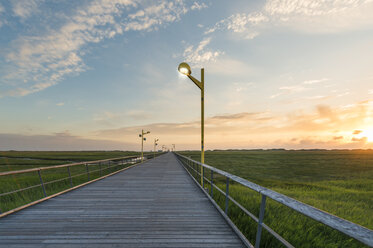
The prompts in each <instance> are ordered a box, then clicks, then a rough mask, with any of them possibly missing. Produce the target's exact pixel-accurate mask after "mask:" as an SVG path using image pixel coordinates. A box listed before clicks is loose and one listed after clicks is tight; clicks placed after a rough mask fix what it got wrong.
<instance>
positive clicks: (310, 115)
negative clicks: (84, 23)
mask: <svg viewBox="0 0 373 248" xmlns="http://www.w3.org/2000/svg"><path fill="white" fill-rule="evenodd" d="M369 106H370V105H367V103H365V102H360V103H356V104H355V105H354V106H353V107H351V108H349V109H344V108H339V107H331V106H328V105H317V106H315V109H314V110H313V111H311V112H310V111H303V110H298V111H293V112H289V113H288V114H283V113H274V112H251V113H250V112H241V113H234V114H220V115H215V116H212V117H209V118H206V120H205V132H206V147H207V148H208V149H214V148H227V147H230V148H235V147H241V148H250V147H251V148H254V147H255V148H258V147H268V148H273V147H279V146H283V147H287V148H362V147H365V148H368V147H373V144H372V143H369V142H368V140H367V139H362V138H363V137H356V134H353V132H354V130H357V128H359V127H362V126H369V125H370V126H371V124H372V123H371V121H366V118H367V117H369V115H370V112H369V111H371V109H372V107H369ZM142 128H144V129H147V130H151V131H152V132H154V133H156V134H157V135H159V136H160V137H162V142H166V143H167V142H169V143H178V144H180V146H181V145H182V144H183V145H184V147H183V148H184V149H191V148H193V149H196V148H198V139H199V128H200V122H199V121H190V122H184V123H154V124H148V125H145V126H130V127H123V128H116V129H106V130H100V131H97V132H95V133H94V134H93V136H92V138H99V137H101V138H105V139H107V140H118V141H119V140H121V139H123V137H125V138H126V139H127V140H129V141H132V142H136V141H137V139H138V137H137V136H136V135H135V134H136V133H137V132H138V130H141V129H142ZM364 129H365V128H364ZM359 130H360V129H359ZM362 130H363V129H362ZM221 137H224V142H221ZM357 139H359V140H357Z"/></svg>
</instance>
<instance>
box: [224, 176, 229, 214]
mask: <svg viewBox="0 0 373 248" xmlns="http://www.w3.org/2000/svg"><path fill="white" fill-rule="evenodd" d="M228 207H229V177H227V182H226V183H225V214H226V215H228Z"/></svg>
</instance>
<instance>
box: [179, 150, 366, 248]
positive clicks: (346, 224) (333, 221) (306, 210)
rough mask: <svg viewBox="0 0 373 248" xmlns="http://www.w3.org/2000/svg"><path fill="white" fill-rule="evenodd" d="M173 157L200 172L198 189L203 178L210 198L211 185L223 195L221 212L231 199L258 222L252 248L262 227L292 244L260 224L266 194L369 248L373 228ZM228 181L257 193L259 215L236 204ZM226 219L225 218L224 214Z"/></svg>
mask: <svg viewBox="0 0 373 248" xmlns="http://www.w3.org/2000/svg"><path fill="white" fill-rule="evenodd" d="M175 154H176V156H177V158H178V159H179V161H180V162H182V164H183V165H184V166H186V167H188V168H189V169H190V170H192V171H194V173H195V174H196V175H197V176H198V175H199V177H200V176H201V173H202V175H203V181H202V185H201V186H202V188H203V189H205V181H206V182H208V183H209V184H210V185H211V186H210V192H209V193H210V196H211V199H212V200H213V201H214V202H215V200H214V199H213V195H214V188H215V189H216V190H218V191H219V192H220V193H221V194H223V195H224V196H225V209H224V212H225V214H226V215H227V214H228V208H229V202H232V203H233V204H234V205H235V206H237V207H238V208H239V209H241V210H242V211H243V212H244V213H245V214H246V215H248V216H249V217H251V218H252V219H253V220H254V221H255V222H257V223H258V226H257V232H256V238H255V248H259V246H260V241H261V236H262V235H261V234H262V229H263V228H264V229H265V230H267V231H268V232H269V233H270V234H271V235H272V236H273V237H275V238H276V239H277V240H278V241H280V242H281V243H282V244H283V245H284V246H286V247H294V246H292V245H291V244H290V243H289V242H288V241H287V240H285V239H284V238H283V237H281V235H279V234H278V233H276V232H275V231H274V230H272V229H271V228H270V227H269V226H267V225H266V224H264V223H263V219H264V214H265V208H266V199H267V197H268V198H270V199H272V200H274V201H276V202H278V203H281V204H282V205H284V206H286V207H288V208H290V209H292V210H295V211H297V212H299V213H301V214H303V215H305V216H307V217H309V218H311V219H313V220H315V221H318V222H320V223H323V224H325V225H326V226H329V227H331V228H332V229H335V230H338V231H340V232H342V233H344V234H346V235H348V236H349V237H352V238H354V239H356V240H358V241H360V242H361V243H363V244H366V245H368V246H371V247H373V231H372V230H370V229H368V228H365V227H363V226H360V225H358V224H355V223H352V222H350V221H347V220H345V219H342V218H339V217H337V216H335V215H332V214H330V213H327V212H324V211H322V210H320V209H317V208H315V207H312V206H310V205H307V204H305V203H302V202H300V201H297V200H295V199H293V198H290V197H288V196H285V195H283V194H280V193H277V192H275V191H273V190H270V189H267V188H264V187H262V186H260V185H257V184H255V183H252V182H250V181H248V180H245V179H243V178H241V177H238V176H235V175H232V174H230V173H228V172H225V171H222V170H219V169H217V168H214V167H212V166H209V165H206V164H201V163H200V162H198V161H195V160H192V159H191V158H188V157H186V156H183V155H181V154H178V153H175ZM205 169H208V170H210V178H207V177H206V176H205ZM214 173H217V174H219V175H222V176H224V177H225V178H226V183H225V184H226V190H225V192H224V191H223V190H222V189H220V188H219V187H218V186H217V185H216V184H214ZM230 180H232V181H234V182H237V183H239V184H241V185H242V186H244V187H247V188H249V189H251V190H254V191H256V192H258V193H259V194H260V195H261V203H260V210H259V217H257V216H255V215H254V214H253V213H251V212H250V211H249V210H247V209H246V208H245V207H243V206H242V205H241V204H239V203H238V202H237V201H236V200H235V199H233V198H232V197H231V196H230V195H229V181H230ZM195 181H196V183H198V184H199V182H198V181H199V180H195ZM215 206H219V205H218V204H217V202H215ZM228 218H229V217H228Z"/></svg>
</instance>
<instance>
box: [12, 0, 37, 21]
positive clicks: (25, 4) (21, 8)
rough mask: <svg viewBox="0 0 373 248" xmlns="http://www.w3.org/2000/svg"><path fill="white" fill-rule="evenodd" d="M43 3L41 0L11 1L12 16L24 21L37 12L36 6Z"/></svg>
mask: <svg viewBox="0 0 373 248" xmlns="http://www.w3.org/2000/svg"><path fill="white" fill-rule="evenodd" d="M41 2H43V0H16V1H12V5H13V9H12V10H13V14H14V15H15V16H18V17H20V18H21V19H23V20H24V19H26V18H28V17H30V16H31V15H33V14H34V13H35V12H37V11H38V5H39V4H40V3H41Z"/></svg>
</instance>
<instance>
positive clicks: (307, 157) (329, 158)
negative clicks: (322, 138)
mask: <svg viewBox="0 0 373 248" xmlns="http://www.w3.org/2000/svg"><path fill="white" fill-rule="evenodd" d="M182 154H184V155H186V156H190V157H191V158H192V159H195V160H199V158H200V157H199V156H200V154H199V152H182ZM205 162H206V164H209V165H211V166H214V167H217V168H219V169H222V170H224V171H227V172H230V173H231V174H234V175H238V176H240V177H243V178H245V179H247V180H249V181H252V182H254V183H257V184H259V185H261V186H264V187H267V188H270V189H272V190H275V191H277V192H279V193H282V194H285V195H287V196H290V197H292V198H295V199H297V200H299V201H301V202H304V203H307V204H309V205H312V206H314V207H317V208H320V209H322V210H324V211H327V212H329V213H332V214H334V215H337V216H339V217H341V218H344V219H347V220H350V221H352V222H355V223H357V224H360V225H363V226H365V227H367V228H370V229H373V207H372V206H373V151H369V150H368V151H363V150H358V151H213V152H206V155H205ZM208 173H209V171H206V175H209V174H208ZM216 182H217V184H218V186H219V187H221V188H222V189H223V190H225V180H224V178H221V177H220V178H219V177H217V178H216ZM230 194H231V196H232V197H234V198H235V199H236V200H237V201H238V202H239V203H240V204H242V205H243V206H245V207H246V208H247V209H248V210H250V211H251V212H252V213H254V214H255V215H256V216H258V213H259V204H260V198H259V197H260V196H259V194H258V193H256V192H254V191H252V190H250V189H247V188H244V187H242V186H241V185H237V184H232V185H230ZM215 199H216V200H217V202H218V203H219V204H220V205H221V206H224V199H223V196H222V195H220V194H215ZM229 215H230V217H231V218H232V220H233V221H234V222H235V223H236V224H237V226H239V227H240V229H241V230H242V231H243V233H244V234H245V235H246V236H247V237H248V238H249V240H250V241H251V242H255V234H256V226H257V224H256V223H255V222H254V221H251V219H250V218H249V217H247V216H245V214H243V213H242V212H241V211H240V210H239V209H238V208H237V207H234V206H233V205H232V204H230V211H229ZM264 222H265V223H266V224H267V225H269V226H270V227H271V228H272V229H274V230H275V231H276V232H278V233H279V234H280V235H282V236H283V237H284V238H285V239H286V240H288V241H289V242H290V243H291V244H293V245H294V246H295V247H364V246H363V245H362V244H360V243H359V242H357V241H355V240H353V239H351V238H348V237H346V236H345V235H343V234H340V233H339V232H337V231H334V230H331V228H328V227H326V226H324V225H322V224H319V223H316V222H315V221H313V220H311V219H310V218H307V217H305V216H303V215H301V214H299V213H296V212H295V211H292V210H290V209H288V208H286V207H284V206H283V205H281V204H279V203H277V202H274V201H273V200H267V206H266V215H265V220H264ZM261 247H281V245H280V244H279V243H278V242H276V241H275V240H274V239H273V238H272V237H271V236H270V235H269V234H268V233H264V236H263V243H262V245H261Z"/></svg>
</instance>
